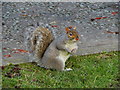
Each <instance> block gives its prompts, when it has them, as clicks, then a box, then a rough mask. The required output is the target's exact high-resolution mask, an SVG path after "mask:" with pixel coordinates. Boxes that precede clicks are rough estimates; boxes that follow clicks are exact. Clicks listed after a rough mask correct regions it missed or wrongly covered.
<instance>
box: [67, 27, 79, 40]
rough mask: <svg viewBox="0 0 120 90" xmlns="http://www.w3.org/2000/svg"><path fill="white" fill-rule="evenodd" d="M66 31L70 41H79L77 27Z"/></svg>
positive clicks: (68, 28)
mask: <svg viewBox="0 0 120 90" xmlns="http://www.w3.org/2000/svg"><path fill="white" fill-rule="evenodd" d="M65 30H66V34H67V36H68V38H69V39H70V40H73V41H77V40H79V34H78V32H77V31H76V27H72V26H69V27H66V28H65Z"/></svg>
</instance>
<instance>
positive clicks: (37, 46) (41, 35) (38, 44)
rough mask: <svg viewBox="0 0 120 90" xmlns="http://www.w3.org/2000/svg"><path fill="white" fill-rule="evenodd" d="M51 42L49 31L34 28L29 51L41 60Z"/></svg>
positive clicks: (51, 36) (51, 37)
mask: <svg viewBox="0 0 120 90" xmlns="http://www.w3.org/2000/svg"><path fill="white" fill-rule="evenodd" d="M52 41H53V35H52V33H51V31H50V30H48V29H47V28H43V27H38V28H36V29H35V30H34V31H33V33H32V37H31V49H32V51H33V52H34V56H35V57H37V58H39V59H40V58H42V56H43V55H44V52H45V51H46V49H47V47H48V46H49V44H50V43H51V42H52Z"/></svg>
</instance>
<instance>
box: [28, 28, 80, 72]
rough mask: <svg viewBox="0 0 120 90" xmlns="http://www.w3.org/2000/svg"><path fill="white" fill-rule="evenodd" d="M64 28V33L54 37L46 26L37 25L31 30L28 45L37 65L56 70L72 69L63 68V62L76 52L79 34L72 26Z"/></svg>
mask: <svg viewBox="0 0 120 90" xmlns="http://www.w3.org/2000/svg"><path fill="white" fill-rule="evenodd" d="M65 30H66V33H64V34H62V35H61V36H59V37H58V38H56V39H54V38H53V35H52V33H51V32H50V31H49V30H48V29H47V28H42V27H38V28H37V29H36V30H34V31H33V33H32V37H31V44H30V45H31V49H32V52H33V53H34V56H35V57H36V60H35V62H37V65H38V66H40V67H44V68H46V69H56V70H58V71H69V70H72V69H70V68H68V69H64V68H65V62H66V60H67V59H68V58H69V57H70V55H73V54H75V53H76V51H77V49H78V45H77V42H78V41H79V34H78V32H77V31H76V28H75V27H74V28H73V27H72V26H69V27H66V28H65Z"/></svg>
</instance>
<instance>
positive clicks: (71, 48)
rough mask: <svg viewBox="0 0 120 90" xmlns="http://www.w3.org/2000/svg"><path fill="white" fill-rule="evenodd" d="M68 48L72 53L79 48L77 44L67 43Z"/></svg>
mask: <svg viewBox="0 0 120 90" xmlns="http://www.w3.org/2000/svg"><path fill="white" fill-rule="evenodd" d="M66 48H68V49H70V51H72V50H73V49H75V50H77V49H78V46H77V43H67V44H66Z"/></svg>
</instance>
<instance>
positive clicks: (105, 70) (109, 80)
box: [2, 51, 120, 88]
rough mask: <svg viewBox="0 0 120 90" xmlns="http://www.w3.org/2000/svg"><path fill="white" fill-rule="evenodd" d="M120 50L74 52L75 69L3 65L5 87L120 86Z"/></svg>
mask: <svg viewBox="0 0 120 90" xmlns="http://www.w3.org/2000/svg"><path fill="white" fill-rule="evenodd" d="M118 54H120V52H117V51H116V52H109V53H107V52H103V53H99V54H91V55H84V56H72V57H70V58H69V60H68V61H67V62H66V67H67V68H72V69H73V70H72V71H67V72H65V71H64V72H61V71H55V70H46V69H44V68H40V67H38V66H36V64H35V63H24V64H18V65H12V64H10V65H8V66H5V67H2V70H3V71H2V72H3V73H2V87H3V88H118V87H120V84H119V80H120V79H119V77H118V76H119V69H118V66H119V64H118Z"/></svg>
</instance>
